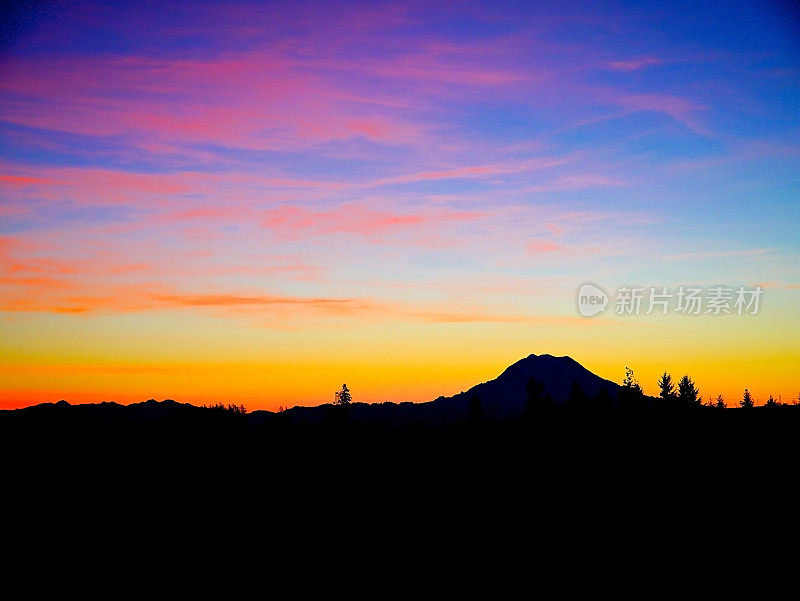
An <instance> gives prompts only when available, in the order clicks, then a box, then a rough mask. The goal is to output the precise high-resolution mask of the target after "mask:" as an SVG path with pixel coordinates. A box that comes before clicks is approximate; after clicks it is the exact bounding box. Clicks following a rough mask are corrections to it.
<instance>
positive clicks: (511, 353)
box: [0, 1, 800, 410]
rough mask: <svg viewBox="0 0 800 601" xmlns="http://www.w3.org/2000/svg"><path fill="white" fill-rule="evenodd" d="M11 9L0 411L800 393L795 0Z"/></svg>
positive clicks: (3, 159)
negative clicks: (575, 387) (590, 380)
mask: <svg viewBox="0 0 800 601" xmlns="http://www.w3.org/2000/svg"><path fill="white" fill-rule="evenodd" d="M9 4H14V6H13V7H6V8H3V9H2V11H4V12H2V13H0V408H14V407H22V406H27V405H31V404H35V403H41V402H53V401H57V400H60V399H66V400H68V401H70V402H73V403H81V402H100V401H117V402H120V403H130V402H138V401H142V400H145V399H148V398H156V399H163V398H172V399H175V400H178V401H181V402H190V403H195V404H202V403H210V402H218V401H219V402H225V403H229V402H230V403H237V404H239V403H241V404H245V405H246V406H247V408H248V409H249V410H253V409H269V410H275V409H278V408H279V407H291V406H295V405H315V404H320V403H326V402H331V401H332V400H333V394H334V392H335V391H336V390H337V389H339V388H340V387H341V384H342V383H343V382H346V383H347V385H348V387H349V388H350V389H351V391H352V394H353V399H354V400H355V401H364V402H383V401H427V400H432V399H434V398H436V397H438V396H439V395H451V394H455V393H458V392H460V391H462V390H466V389H468V388H470V387H471V386H473V385H474V384H477V383H479V382H482V381H486V380H488V379H491V378H494V377H496V376H497V375H498V374H499V373H500V372H502V370H503V369H504V368H505V367H507V366H508V365H510V364H511V363H513V362H515V361H517V360H519V359H521V358H522V357H525V356H527V355H528V354H531V353H535V354H545V353H549V354H552V355H557V356H562V355H568V356H571V357H573V358H574V359H575V360H577V361H578V362H580V363H581V364H582V365H584V366H585V367H587V368H588V369H590V370H591V371H593V372H595V373H597V374H598V375H600V376H602V377H605V378H608V379H610V380H613V381H615V382H619V383H621V381H622V379H623V377H624V376H625V367H626V366H627V367H630V368H632V369H633V370H634V373H635V375H636V377H637V378H638V380H639V381H640V383H641V385H642V386H643V388H644V390H645V392H646V393H648V394H657V391H658V388H657V386H656V381H657V379H658V376H659V375H660V374H661V373H662V372H663V371H665V370H666V371H668V372H670V373H671V374H672V375H673V378H674V379H677V378H679V377H680V376H681V375H683V374H689V375H690V376H691V377H692V378H693V379H694V380H695V382H696V384H697V385H698V387H699V388H700V394H701V395H702V396H703V398H704V400H709V399H712V398H716V396H717V395H718V394H722V395H723V396H724V397H725V399H726V401H727V402H728V404H729V405H736V404H737V403H738V400H739V399H740V398H741V396H742V393H743V391H744V389H745V388H748V389H749V390H750V391H751V392H752V393H753V396H754V398H756V399H757V401H758V402H759V403H763V402H764V401H766V399H767V398H768V397H769V395H773V396H774V397H775V398H776V399H777V398H779V397H780V398H781V399H782V400H783V401H784V402H786V401H791V400H793V399H797V398H798V395H799V394H800V370H798V364H799V363H800V343H799V342H798V340H800V241H799V240H798V223H799V222H800V61H798V59H799V58H800V16H799V15H800V13H798V11H797V9H796V6H795V5H794V4H793V3H790V2H776V1H760V2H752V1H742V2H735V3H734V2H703V3H696V2H669V3H664V2H602V3H600V2H530V3H527V2H516V3H515V2H413V3H399V2H391V3H380V2H366V3H360V2H225V3H216V2H175V3H161V2H146V1H144V2H137V3H130V2H120V3H116V2H80V1H78V2H51V3H37V2H21V3H9ZM586 282H591V283H593V284H595V285H597V286H599V287H600V288H601V289H603V290H604V291H607V293H608V295H609V297H610V300H609V304H608V308H607V310H606V311H605V312H603V313H601V314H599V315H596V316H593V317H591V318H587V317H584V316H582V315H581V313H580V312H579V310H578V309H579V308H578V306H577V290H578V288H579V286H581V285H582V284H583V283H586ZM623 287H627V288H632V287H635V288H641V289H642V290H644V292H645V301H644V303H643V306H642V311H641V313H645V310H644V308H645V306H647V300H646V299H647V298H648V297H647V294H648V293H649V292H650V288H651V287H652V288H656V289H657V290H659V291H662V290H663V288H665V287H666V288H667V293H668V294H670V295H675V294H676V293H677V291H678V290H679V289H680V288H681V287H684V288H699V289H701V290H702V294H703V295H704V298H705V299H706V301H707V300H708V295H709V294H710V290H711V289H713V288H714V287H724V288H725V289H726V290H727V289H730V290H732V291H733V295H734V297H733V298H734V299H735V298H736V294H737V291H738V290H739V289H745V290H746V291H754V290H756V289H760V290H761V291H762V294H761V295H760V297H759V303H760V304H759V306H758V309H757V311H755V310H754V309H755V307H753V306H751V308H750V311H749V312H748V311H744V312H743V314H742V315H739V314H738V312H737V310H736V307H735V306H734V304H733V302H731V303H730V307H729V308H730V313H725V312H724V311H722V312H721V314H719V315H716V314H714V312H713V311H712V312H710V313H709V312H707V309H706V306H708V305H704V306H703V307H702V310H701V312H700V314H697V315H688V314H686V313H685V312H684V313H682V312H680V311H679V310H678V307H677V301H678V299H677V296H673V297H672V300H671V301H670V302H672V303H674V304H673V305H670V307H669V309H668V311H667V314H664V312H663V311H660V310H655V311H653V312H652V313H651V314H649V315H647V314H639V315H636V314H629V313H625V312H622V313H621V314H620V313H618V311H617V309H618V308H620V307H621V305H620V302H619V299H620V298H621V296H622V295H621V294H620V293H619V289H620V288H623ZM709 309H710V306H709Z"/></svg>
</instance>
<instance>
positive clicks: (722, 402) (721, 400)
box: [714, 394, 727, 409]
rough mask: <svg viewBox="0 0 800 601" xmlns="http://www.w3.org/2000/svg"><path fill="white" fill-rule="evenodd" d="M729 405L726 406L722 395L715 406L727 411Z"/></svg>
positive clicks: (718, 397) (719, 395)
mask: <svg viewBox="0 0 800 601" xmlns="http://www.w3.org/2000/svg"><path fill="white" fill-rule="evenodd" d="M726 406H727V405H725V398H724V397H723V396H722V395H721V394H718V395H717V403H716V405H714V407H716V408H717V409H725V407H726Z"/></svg>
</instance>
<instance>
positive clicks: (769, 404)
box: [766, 395, 780, 408]
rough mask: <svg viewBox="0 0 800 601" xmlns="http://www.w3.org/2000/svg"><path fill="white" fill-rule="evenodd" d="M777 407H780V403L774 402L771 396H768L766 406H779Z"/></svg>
mask: <svg viewBox="0 0 800 601" xmlns="http://www.w3.org/2000/svg"><path fill="white" fill-rule="evenodd" d="M779 405H780V403H779V402H778V401H776V400H775V399H774V398H773V397H772V395H769V399H767V403H766V406H767V407H770V408H771V407H777V406H779Z"/></svg>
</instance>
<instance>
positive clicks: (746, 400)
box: [739, 388, 753, 409]
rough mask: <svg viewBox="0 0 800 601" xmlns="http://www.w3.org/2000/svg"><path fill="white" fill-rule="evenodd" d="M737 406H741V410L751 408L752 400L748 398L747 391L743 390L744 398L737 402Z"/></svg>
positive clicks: (748, 392)
mask: <svg viewBox="0 0 800 601" xmlns="http://www.w3.org/2000/svg"><path fill="white" fill-rule="evenodd" d="M739 405H741V406H742V408H743V409H752V408H753V398H752V397H751V396H750V391H749V390H747V388H745V389H744V396H743V397H742V400H741V401H739Z"/></svg>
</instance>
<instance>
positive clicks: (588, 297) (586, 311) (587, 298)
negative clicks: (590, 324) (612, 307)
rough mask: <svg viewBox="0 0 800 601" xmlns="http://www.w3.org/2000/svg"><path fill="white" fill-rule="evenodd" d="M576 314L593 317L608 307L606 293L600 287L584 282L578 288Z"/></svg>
mask: <svg viewBox="0 0 800 601" xmlns="http://www.w3.org/2000/svg"><path fill="white" fill-rule="evenodd" d="M576 301H577V303H578V313H580V314H581V315H582V316H583V317H594V316H595V315H598V314H600V313H602V312H603V311H605V310H606V308H607V307H608V293H607V292H606V291H605V290H603V289H602V288H601V287H600V286H598V285H596V284H592V283H591V282H586V283H585V284H581V286H580V287H579V288H578V296H577V298H576Z"/></svg>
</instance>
